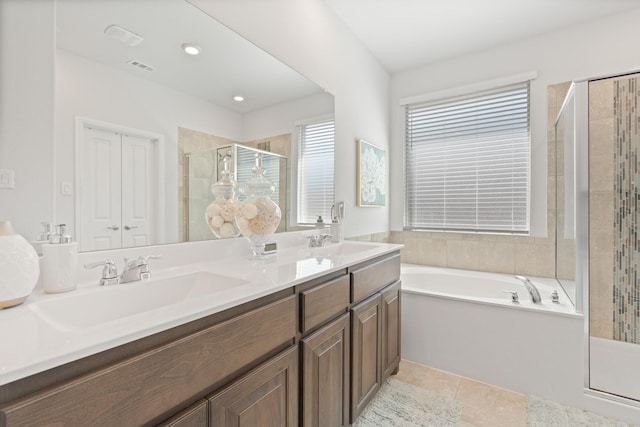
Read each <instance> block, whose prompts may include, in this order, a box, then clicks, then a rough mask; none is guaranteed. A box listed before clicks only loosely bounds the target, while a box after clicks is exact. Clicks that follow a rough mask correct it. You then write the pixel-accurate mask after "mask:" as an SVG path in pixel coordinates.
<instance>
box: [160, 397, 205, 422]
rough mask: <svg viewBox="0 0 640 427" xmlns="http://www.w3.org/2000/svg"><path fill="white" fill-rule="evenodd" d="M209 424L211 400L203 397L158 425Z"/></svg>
mask: <svg viewBox="0 0 640 427" xmlns="http://www.w3.org/2000/svg"><path fill="white" fill-rule="evenodd" d="M208 425H209V402H208V401H207V400H206V399H201V400H199V401H198V402H196V403H194V404H193V405H191V406H190V407H189V408H187V409H185V410H184V411H182V412H180V413H179V414H177V415H175V416H173V417H171V418H170V419H168V420H167V421H165V422H163V423H161V424H158V427H207V426H208Z"/></svg>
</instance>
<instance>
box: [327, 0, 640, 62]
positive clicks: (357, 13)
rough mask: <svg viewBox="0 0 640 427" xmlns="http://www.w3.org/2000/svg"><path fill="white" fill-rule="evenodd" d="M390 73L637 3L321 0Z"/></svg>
mask: <svg viewBox="0 0 640 427" xmlns="http://www.w3.org/2000/svg"><path fill="white" fill-rule="evenodd" d="M324 1H325V3H327V5H329V7H330V8H331V9H333V11H334V12H335V13H336V15H337V16H338V17H339V18H340V19H341V20H342V21H343V22H344V23H345V24H346V25H347V27H349V28H350V29H351V31H352V32H353V33H354V34H355V35H356V37H357V38H359V39H360V40H361V41H362V43H363V44H364V45H365V46H366V47H367V48H368V49H369V50H370V51H371V53H373V55H374V56H375V57H377V58H378V60H379V61H380V62H381V63H382V65H383V66H384V67H385V68H386V69H387V70H388V71H389V72H391V73H395V72H398V71H403V70H407V69H410V68H414V67H416V66H420V65H425V64H429V63H434V62H438V61H443V60H447V59H450V58H454V57H457V56H462V55H465V54H469V53H471V52H477V51H482V50H485V49H489V48H492V47H496V46H500V45H504V44H509V43H512V42H515V41H518V40H522V39H525V38H528V37H532V36H535V35H538V34H543V33H547V32H551V31H555V30H559V29H562V28H565V27H568V26H572V25H577V24H581V23H585V22H588V21H591V20H595V19H599V18H602V17H605V16H608V15H614V14H618V13H622V12H625V11H627V10H630V9H635V8H640V2H638V0H324Z"/></svg>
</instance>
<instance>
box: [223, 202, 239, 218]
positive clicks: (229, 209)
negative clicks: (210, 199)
mask: <svg viewBox="0 0 640 427" xmlns="http://www.w3.org/2000/svg"><path fill="white" fill-rule="evenodd" d="M220 216H222V218H223V219H224V220H225V221H233V219H234V218H235V216H236V207H235V205H234V204H225V205H224V206H221V209H220Z"/></svg>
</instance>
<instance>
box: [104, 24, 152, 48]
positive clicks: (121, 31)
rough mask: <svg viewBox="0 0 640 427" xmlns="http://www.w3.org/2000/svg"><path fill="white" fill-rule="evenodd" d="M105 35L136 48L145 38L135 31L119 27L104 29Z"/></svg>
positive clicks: (110, 26) (112, 26) (113, 26)
mask: <svg viewBox="0 0 640 427" xmlns="http://www.w3.org/2000/svg"><path fill="white" fill-rule="evenodd" d="M104 33H105V34H106V35H108V36H109V37H113V38H114V39H116V40H118V41H120V42H122V43H124V44H126V45H128V46H136V45H139V44H140V43H142V40H144V38H143V37H142V36H141V35H139V34H136V33H134V32H133V31H129V30H127V29H126V28H122V27H120V26H118V25H109V26H108V27H107V28H105V29H104Z"/></svg>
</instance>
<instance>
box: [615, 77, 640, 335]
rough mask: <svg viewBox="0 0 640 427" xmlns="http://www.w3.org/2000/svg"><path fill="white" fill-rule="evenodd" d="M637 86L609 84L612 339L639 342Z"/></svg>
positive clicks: (627, 81)
mask: <svg viewBox="0 0 640 427" xmlns="http://www.w3.org/2000/svg"><path fill="white" fill-rule="evenodd" d="M638 83H640V76H639V75H637V74H636V75H633V76H626V77H622V78H619V79H616V80H614V81H613V119H614V122H613V124H614V132H613V140H614V141H613V142H614V144H613V214H614V217H613V339H615V340H620V341H626V342H633V343H640V286H639V285H638V272H639V271H638V270H639V269H640V265H639V264H640V247H639V245H638V244H639V236H638V225H639V220H640V218H639V216H638V207H639V202H640V192H639V191H638V189H639V188H638V187H639V186H640V171H639V170H638V159H639V154H640V153H639V152H640V135H638V121H639V120H640V113H639V112H638V102H639V101H640V94H639V93H638Z"/></svg>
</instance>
